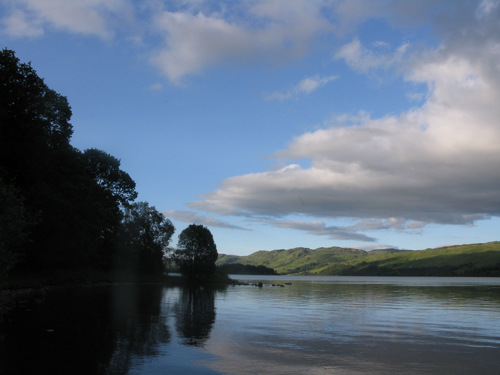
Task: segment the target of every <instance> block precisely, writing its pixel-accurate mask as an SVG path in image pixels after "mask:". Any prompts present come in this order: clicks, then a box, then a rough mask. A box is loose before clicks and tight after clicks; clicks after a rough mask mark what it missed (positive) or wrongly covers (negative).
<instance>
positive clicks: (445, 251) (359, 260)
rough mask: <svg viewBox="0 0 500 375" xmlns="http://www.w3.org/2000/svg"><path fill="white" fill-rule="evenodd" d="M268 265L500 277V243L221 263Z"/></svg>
mask: <svg viewBox="0 0 500 375" xmlns="http://www.w3.org/2000/svg"><path fill="white" fill-rule="evenodd" d="M230 263H241V264H249V265H254V266H258V265H264V266H266V267H270V268H274V269H275V270H276V271H277V272H278V273H280V274H302V275H345V276H347V275H359V276H362V275H364V276H500V242H490V243H485V244H473V245H459V246H450V247H443V248H437V249H426V250H418V251H394V250H393V249H390V250H382V251H372V252H366V251H363V250H356V249H349V248H340V247H330V248H319V249H316V250H311V249H307V248H303V247H299V248H295V249H289V250H273V251H258V252H256V253H253V254H251V255H248V256H235V255H224V254H221V255H220V257H219V259H218V261H217V264H218V265H222V264H230Z"/></svg>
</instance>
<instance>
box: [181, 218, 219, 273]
mask: <svg viewBox="0 0 500 375" xmlns="http://www.w3.org/2000/svg"><path fill="white" fill-rule="evenodd" d="M217 256H218V254H217V246H216V245H215V242H214V238H213V236H212V233H211V232H210V230H208V228H207V227H205V226H203V225H197V224H191V225H189V226H188V227H187V228H186V229H184V230H183V231H182V232H181V234H180V235H179V241H178V243H177V249H176V250H175V251H174V254H173V258H174V260H175V262H176V264H177V266H178V267H179V270H180V271H181V273H182V274H183V275H184V276H186V277H188V278H189V279H191V280H195V281H201V280H206V279H208V278H209V277H210V276H212V275H213V274H214V273H215V270H216V266H215V261H216V260H217Z"/></svg>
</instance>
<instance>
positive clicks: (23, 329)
mask: <svg viewBox="0 0 500 375" xmlns="http://www.w3.org/2000/svg"><path fill="white" fill-rule="evenodd" d="M233 278H236V279H240V280H243V279H245V280H246V281H249V282H258V281H262V282H263V283H264V286H263V287H255V286H235V287H227V288H220V289H209V288H204V289H188V288H179V287H174V288H167V287H162V286H153V285H150V286H113V287H103V286H101V287H82V288H76V289H66V290H59V291H51V292H47V293H45V294H44V295H42V294H40V295H37V296H31V297H30V298H29V299H28V300H26V301H22V302H23V303H20V304H17V305H16V307H14V308H13V309H12V310H11V311H10V312H7V313H5V314H4V316H3V319H2V321H0V374H2V375H4V374H5V375H9V374H38V373H39V374H42V373H43V374H89V375H91V374H113V375H114V374H313V375H316V374H453V375H457V374H495V375H498V374H499V373H500V278H484V279H480V278H462V279H461V278H395V277H392V278H383V277H287V276H279V277H271V276H263V277H255V276H247V277H243V276H241V275H239V276H233ZM285 282H291V283H292V284H291V285H286V286H285V287H277V286H274V287H273V286H271V285H270V284H272V283H280V284H284V283H285Z"/></svg>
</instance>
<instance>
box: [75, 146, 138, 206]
mask: <svg viewBox="0 0 500 375" xmlns="http://www.w3.org/2000/svg"><path fill="white" fill-rule="evenodd" d="M82 156H83V158H84V160H85V163H86V168H87V171H88V172H89V173H90V175H91V176H92V178H93V179H94V180H95V181H96V182H97V184H98V185H100V186H102V187H103V188H104V189H106V191H108V192H109V193H110V194H111V195H112V196H113V199H115V200H116V201H117V202H119V203H121V204H123V205H126V204H127V203H130V202H132V201H133V200H135V198H137V192H136V191H135V182H134V180H132V178H131V177H130V176H129V174H128V173H127V172H125V171H122V170H121V169H120V160H118V159H117V158H115V157H114V156H111V155H109V154H107V153H106V152H104V151H101V150H98V149H96V148H90V149H88V150H85V152H84V153H83V155H82Z"/></svg>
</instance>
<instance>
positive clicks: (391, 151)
mask: <svg viewBox="0 0 500 375" xmlns="http://www.w3.org/2000/svg"><path fill="white" fill-rule="evenodd" d="M0 15H1V16H0V17H1V19H0V41H1V43H0V44H1V47H2V48H3V47H6V48H9V49H12V50H14V51H15V52H16V55H17V56H18V57H19V58H20V59H21V60H22V61H24V62H27V61H31V62H32V66H33V67H34V68H35V69H36V70H37V72H38V74H39V75H40V76H41V77H43V78H44V79H45V82H46V83H47V84H48V86H49V87H50V88H52V89H54V90H56V91H57V92H59V93H60V94H62V95H65V96H67V98H68V100H69V102H70V104H71V106H72V110H73V117H72V124H73V126H74V135H73V138H72V144H73V145H74V146H75V147H77V148H78V149H80V150H85V149H87V148H92V147H95V148H98V149H102V150H104V151H106V152H108V153H110V154H112V155H113V156H115V157H117V158H119V159H121V162H122V168H123V169H124V170H125V171H127V172H128V173H129V174H130V175H131V176H132V178H133V179H134V180H135V181H136V183H137V190H138V192H139V198H138V199H139V200H141V201H147V202H149V203H150V204H151V205H154V206H155V207H156V208H157V209H158V210H159V211H161V212H164V214H165V215H166V216H167V217H169V218H170V219H171V220H172V222H173V223H174V225H175V227H176V229H177V231H176V234H175V238H174V244H175V239H176V237H177V235H178V234H179V233H180V231H182V230H183V229H184V228H186V227H187V226H188V225H189V224H190V223H193V222H195V223H197V224H203V225H206V226H208V227H209V229H210V230H211V231H212V233H213V235H214V238H215V241H216V243H217V247H218V250H219V252H220V253H229V254H238V255H248V254H250V253H252V252H254V251H257V250H273V249H282V248H293V247H298V246H303V247H309V248H317V247H329V246H341V247H357V248H363V249H373V248H381V247H388V246H389V247H397V248H402V249H415V250H416V249H424V248H429V247H438V246H442V245H447V244H461V243H477V242H488V241H495V240H499V238H498V235H497V233H498V226H499V224H500V220H499V216H500V163H499V161H500V120H499V119H500V116H499V115H500V106H499V105H498V103H500V100H499V99H500V78H499V77H500V74H499V73H500V64H499V63H498V62H499V61H500V30H499V29H500V22H499V21H500V4H499V1H497V0H484V1H465V0H464V1H461V0H455V1H444V0H443V1H439V0H432V1H431V0H428V1H426V0H415V1H411V0H407V1H395V0H394V1H390V0H351V1H343V0H304V1H300V0H297V1H285V0H241V1H204V0H178V1H161V0H150V1H134V0H73V1H66V0H16V1H12V0H0Z"/></svg>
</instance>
